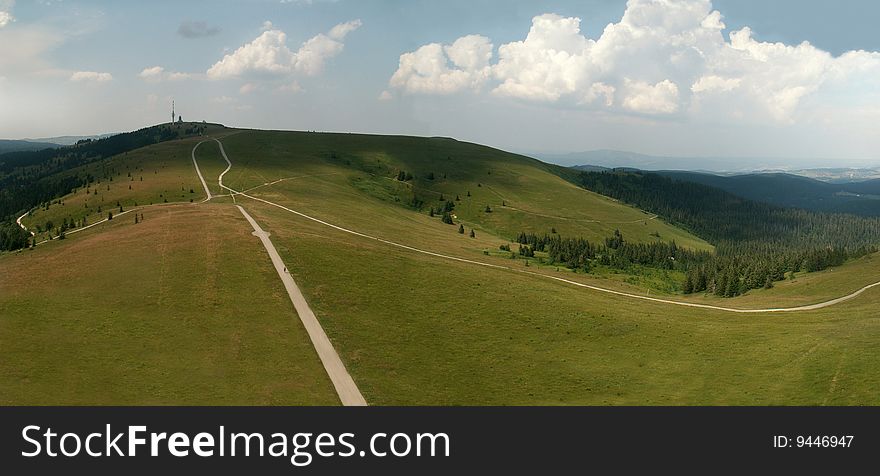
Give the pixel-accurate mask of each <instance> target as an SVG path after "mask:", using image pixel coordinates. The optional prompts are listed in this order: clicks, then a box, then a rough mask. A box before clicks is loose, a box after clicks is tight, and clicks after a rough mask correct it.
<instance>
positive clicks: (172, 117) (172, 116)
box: [171, 99, 174, 124]
mask: <svg viewBox="0 0 880 476" xmlns="http://www.w3.org/2000/svg"><path fill="white" fill-rule="evenodd" d="M171 123H172V124H174V100H173V99H172V100H171Z"/></svg>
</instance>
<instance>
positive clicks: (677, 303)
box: [215, 139, 880, 314]
mask: <svg viewBox="0 0 880 476" xmlns="http://www.w3.org/2000/svg"><path fill="white" fill-rule="evenodd" d="M215 140H216V139H215ZM217 142H218V143H219V142H220V141H219V140H218V141H217ZM220 152H221V153H222V154H223V158H224V159H226V161H227V162H229V158H228V157H226V153H225V152H224V151H223V144H220ZM229 164H230V166H231V165H232V164H231V162H229ZM221 187H223V188H224V189H226V190H229V192H230V193H231V194H232V196H233V197H234V196H235V195H241V196H242V197H246V198H250V199H251V200H255V201H258V202H262V203H265V204H267V205H271V206H273V207H277V208H280V209H282V210H285V211H287V212H290V213H293V214H295V215H298V216H300V217H303V218H306V219H308V220H311V221H314V222H316V223H320V224H322V225H325V226H328V227H330V228H333V229H336V230H339V231H342V232H345V233H349V234H352V235H356V236H360V237H362V238H367V239H370V240H375V241H378V242H380V243H385V244H387V245H391V246H395V247H398V248H402V249H405V250H409V251H414V252H416V253H422V254H426V255H429V256H434V257H437V258H443V259H448V260H452V261H458V262H460V263H469V264H473V265H477V266H483V267H487V268H494V269H501V270H506V271H513V272H516V273H522V274H528V275H531V276H537V277H541V278H544V279H552V280H554V281H559V282H562V283H566V284H570V285H572V286H577V287H581V288H586V289H590V290H593V291H598V292H602V293H607V294H614V295H616V296H621V297H626V298H630V299H639V300H642V301H650V302H656V303H662V304H670V305H674V306H682V307H690V308H697V309H710V310H713V311H724V312H733V313H739V314H766V313H782V312H800V311H813V310H817V309H823V308H826V307H830V306H834V305H835V304H840V303H842V302H845V301H849V300H850V299H853V298H855V297H857V296H859V295H861V294H862V293H864V292H865V291H867V290H869V289H871V288H874V287H877V286H880V282H876V283H874V284H869V285H867V286H864V287H863V288H861V289H859V290H858V291H855V292H853V293H851V294H848V295H846V296H843V297H839V298H837V299H832V300H830V301H825V302H821V303H817V304H810V305H806V306H796V307H784V308H765V309H737V308H731V307H724V306H713V305H711V304H699V303H692V302H684V301H674V300H671V299H661V298H655V297H650V296H642V295H639V294H632V293H627V292H623V291H616V290H614V289H607V288H602V287H599V286H593V285H590V284H585V283H580V282H577V281H572V280H570V279H565V278H560V277H558V276H551V275H547V274H541V273H536V272H534V271H526V270H523V269H516V268H511V267H509V266H502V265H497V264H492V263H484V262H482V261H475V260H470V259H466V258H459V257H457V256H450V255H445V254H442V253H436V252H433V251H428V250H423V249H419V248H416V247H413V246H408V245H404V244H401V243H396V242H393V241H390V240H386V239H383V238H379V237H376V236H372V235H368V234H366V233H361V232H358V231H355V230H349V229H348V228H344V227H341V226H338V225H334V224H332V223H329V222H326V221H324V220H320V219H318V218H315V217H312V216H309V215H306V214H305V213H302V212H298V211H296V210H293V209H291V208H288V207H285V206H283V205H279V204H277V203H274V202H270V201H268V200H264V199H262V198H258V197H254V196H253V195H248V194H247V193H244V192H239V191H237V190H234V189H232V188H230V187H227V186H225V185H222V184H221Z"/></svg>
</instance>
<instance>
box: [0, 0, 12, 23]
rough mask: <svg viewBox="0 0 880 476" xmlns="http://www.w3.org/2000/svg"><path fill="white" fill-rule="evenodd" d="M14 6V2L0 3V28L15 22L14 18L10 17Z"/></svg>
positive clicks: (4, 1) (4, 0)
mask: <svg viewBox="0 0 880 476" xmlns="http://www.w3.org/2000/svg"><path fill="white" fill-rule="evenodd" d="M14 6H15V0H2V1H0V28H3V27H5V26H6V25H8V24H10V23H12V22H13V21H15V17H13V16H12V7H14Z"/></svg>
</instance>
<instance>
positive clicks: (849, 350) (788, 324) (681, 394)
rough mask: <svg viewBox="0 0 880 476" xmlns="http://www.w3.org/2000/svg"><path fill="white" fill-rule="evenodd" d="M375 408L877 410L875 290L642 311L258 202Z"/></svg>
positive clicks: (643, 306)
mask: <svg viewBox="0 0 880 476" xmlns="http://www.w3.org/2000/svg"><path fill="white" fill-rule="evenodd" d="M247 206H248V208H252V209H254V213H255V216H256V217H257V219H258V220H260V221H261V222H262V223H265V224H268V225H264V227H266V229H270V230H271V231H272V233H273V240H274V241H275V243H276V245H277V246H278V247H279V251H280V252H282V254H283V256H284V259H285V262H287V263H288V265H289V266H290V269H291V270H292V272H293V273H294V275H295V277H296V279H297V281H298V282H299V283H300V285H301V286H303V287H304V289H305V291H304V292H306V294H307V296H309V297H310V298H311V300H312V302H313V304H314V306H315V310H316V313H317V314H318V316H319V318H321V321H322V324H323V325H324V326H325V328H326V329H327V332H328V334H329V335H330V336H331V338H332V339H333V340H334V342H335V343H336V346H337V348H338V349H340V353H341V354H342V356H343V358H344V359H345V361H346V362H347V365H348V366H349V369H350V371H351V372H352V374H353V375H354V377H355V380H356V381H357V382H358V384H359V386H360V387H361V391H362V392H363V393H364V395H365V397H366V398H367V400H368V401H369V402H371V403H375V404H564V405H571V404H615V405H619V404H632V405H639V404H671V405H684V404H707V405H714V404H734V405H746V404H817V405H821V404H876V403H878V402H880V399H878V393H877V392H876V390H877V389H878V388H880V377H878V375H877V373H876V372H875V369H876V360H877V358H878V351H877V344H878V340H880V333H878V332H880V319H878V316H877V315H876V312H875V311H874V308H875V307H876V302H877V299H878V298H880V294H878V293H880V291H878V290H872V291H870V292H868V293H867V294H865V295H864V296H863V297H862V298H860V299H858V300H855V301H852V302H850V303H846V304H843V305H841V306H839V307H836V308H832V309H828V310H824V311H816V312H810V313H798V314H796V315H761V316H741V315H735V314H730V313H724V312H710V311H705V310H693V309H687V308H680V307H674V306H668V305H662V304H652V303H644V302H636V301H632V300H627V299H621V298H618V297H613V296H608V295H605V294H601V293H595V292H591V291H587V290H583V289H578V288H574V287H570V286H567V285H564V284H557V283H554V282H549V281H544V280H541V279H535V278H533V277H529V276H523V275H520V274H517V273H512V272H508V271H497V270H492V269H481V268H476V267H474V266H472V265H468V264H462V263H456V262H451V261H447V260H441V259H437V258H432V257H429V256H425V255H421V254H417V253H412V252H409V253H408V252H399V251H396V250H389V249H388V247H387V245H382V244H380V243H375V242H370V241H367V240H364V239H359V238H358V237H354V236H352V235H348V234H344V233H340V232H333V231H328V230H326V229H324V228H323V227H320V226H319V225H316V224H314V223H312V222H308V221H305V220H301V219H296V218H294V217H292V216H291V215H290V214H286V213H284V212H282V211H279V210H278V209H275V208H271V207H267V206H265V205H262V204H249V205H247Z"/></svg>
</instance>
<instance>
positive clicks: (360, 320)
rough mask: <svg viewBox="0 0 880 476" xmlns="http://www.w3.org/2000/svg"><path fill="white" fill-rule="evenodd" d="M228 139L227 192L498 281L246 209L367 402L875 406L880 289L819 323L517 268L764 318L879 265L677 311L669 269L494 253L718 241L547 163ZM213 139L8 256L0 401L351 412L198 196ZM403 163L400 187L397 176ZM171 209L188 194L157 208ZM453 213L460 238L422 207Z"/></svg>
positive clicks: (400, 142)
mask: <svg viewBox="0 0 880 476" xmlns="http://www.w3.org/2000/svg"><path fill="white" fill-rule="evenodd" d="M222 135H223V137H222V138H221V140H222V142H223V144H224V148H225V150H226V152H227V154H228V155H229V158H230V160H231V161H232V163H233V167H232V169H231V170H230V172H229V173H227V174H226V175H225V177H224V183H225V184H226V185H228V186H230V187H232V188H234V189H236V190H239V191H246V190H247V194H248V195H251V196H253V197H256V198H260V199H264V200H268V201H271V202H274V203H277V204H280V205H283V206H286V207H289V208H291V209H293V210H296V211H298V212H301V213H304V214H307V215H309V216H311V217H314V218H317V219H320V220H323V221H326V222H329V223H332V224H334V225H337V226H340V227H343V228H346V229H350V230H353V231H356V232H359V233H363V234H367V235H369V236H372V237H376V238H380V239H384V240H388V241H392V242H395V243H399V244H402V245H406V246H409V247H413V248H417V249H419V250H425V251H429V252H434V253H439V254H443V255H449V256H453V257H458V258H463V259H467V260H473V261H479V262H483V263H489V264H493V265H497V266H502V267H504V268H508V269H498V268H490V267H484V266H479V265H475V264H472V263H465V262H460V261H454V260H450V259H447V258H443V257H438V256H431V255H428V254H425V253H420V252H417V251H413V250H407V249H403V248H401V247H396V246H393V245H389V244H387V243H382V242H380V241H377V240H374V239H370V238H366V237H363V236H357V235H355V234H351V233H346V232H344V231H340V230H338V229H334V228H331V227H328V226H326V225H323V224H321V223H317V222H315V221H313V220H309V219H306V218H303V217H301V216H298V215H296V214H293V213H290V212H287V211H285V210H282V209H279V208H277V207H274V206H271V205H268V204H266V203H263V202H259V201H255V200H252V199H250V198H246V197H244V196H241V195H239V196H236V197H235V201H236V203H238V204H241V205H242V206H244V207H245V208H246V209H247V210H248V211H249V212H250V213H251V214H252V215H253V216H254V218H255V219H256V220H257V221H258V222H259V223H260V224H261V226H262V227H263V228H264V229H265V230H266V231H268V232H270V234H271V239H272V241H273V243H274V244H275V246H276V247H277V248H278V250H279V252H280V253H281V255H282V258H283V259H284V261H285V263H286V264H287V266H288V269H289V270H290V272H291V274H292V275H293V276H294V278H295V279H296V281H297V283H298V284H299V285H300V287H301V288H302V289H303V292H304V294H305V296H306V298H307V299H308V300H309V302H310V304H311V306H312V308H313V310H314V311H315V313H316V315H317V316H318V318H319V320H320V321H321V323H322V325H323V326H324V328H325V330H326V332H327V334H328V336H329V337H330V339H331V340H332V341H333V343H334V345H335V347H336V349H337V351H338V352H339V354H340V356H341V357H342V359H343V361H344V362H345V364H346V366H347V367H348V369H349V371H350V373H351V374H352V376H353V378H354V380H355V382H356V383H357V384H358V386H359V387H360V389H361V392H362V393H363V394H364V396H365V397H366V399H367V401H368V402H369V403H370V404H380V405H381V404H388V405H394V404H402V405H446V404H450V405H531V404H549V405H639V404H648V405H695V404H705V405H716V404H732V405H752V404H757V405H760V404H772V405H792V404H798V405H863V404H878V403H880V401H878V400H880V398H878V395H880V392H878V390H880V377H878V375H877V372H876V371H875V370H876V362H877V360H878V358H880V350H878V349H880V346H878V344H880V332H878V331H880V319H878V316H877V314H876V312H875V309H876V307H877V302H878V300H880V289H878V288H874V289H872V290H869V291H867V292H865V293H864V294H862V295H861V296H859V297H857V298H856V299H853V300H851V301H848V302H845V303H842V304H840V305H837V306H833V307H830V308H826V309H822V310H816V311H810V312H798V313H791V314H746V315H741V314H734V313H729V312H723V311H709V310H703V309H693V308H687V307H681V306H673V305H668V304H662V303H653V302H647V301H642V300H635V299H631V298H625V297H621V296H615V295H610V294H607V293H601V292H596V291H592V290H589V289H585V288H580V287H576V286H573V285H570V284H565V283H561V282H558V281H553V280H550V279H547V278H544V277H541V276H535V275H532V274H525V273H521V272H518V271H520V270H526V271H529V272H531V273H540V274H547V275H553V276H560V277H565V278H566V279H570V280H573V281H578V282H583V283H587V284H591V285H597V286H601V287H605V288H609V289H616V290H621V291H626V292H631V293H634V294H640V295H650V296H658V295H662V296H664V297H666V298H671V299H677V300H682V301H684V300H690V301H693V302H700V303H708V304H714V305H721V306H729V307H741V308H761V307H779V306H788V305H802V304H812V303H816V302H821V301H824V300H828V299H833V298H836V297H839V296H842V295H845V294H849V293H850V292H853V291H855V290H856V289H858V288H860V287H862V286H864V285H866V284H870V283H872V282H876V281H877V280H880V271H878V267H877V266H876V260H877V259H878V258H877V256H867V257H865V258H862V259H861V260H857V261H855V262H852V263H848V264H846V265H844V266H842V267H838V268H835V269H833V270H828V271H824V272H821V273H812V274H803V275H799V276H796V278H795V279H794V280H789V281H785V282H781V283H778V284H777V285H776V286H775V287H774V288H773V289H768V290H759V291H752V292H749V293H748V294H746V295H744V296H740V297H737V298H734V299H721V298H716V297H714V296H689V297H687V298H685V297H684V296H681V295H680V294H679V293H678V290H677V288H676V287H675V286H671V285H669V284H668V283H669V282H670V280H671V279H674V280H677V279H679V278H680V276H669V275H664V274H663V273H662V272H656V271H646V272H644V273H638V274H636V275H628V274H626V273H620V272H612V271H610V270H604V269H596V270H594V273H592V274H584V273H582V272H581V273H574V272H571V271H569V270H567V269H561V270H557V269H556V268H555V267H551V266H542V265H540V264H539V263H537V262H536V261H534V260H532V261H531V262H527V260H524V259H522V258H520V257H516V259H513V258H511V256H510V254H509V253H506V252H501V251H500V250H499V246H500V245H503V244H509V243H510V240H511V239H512V238H513V237H515V236H516V234H518V233H519V232H521V231H525V232H534V233H549V232H550V231H551V230H555V231H556V232H558V233H559V234H560V235H563V236H568V237H584V238H588V239H590V240H594V241H597V242H598V241H601V240H603V239H604V238H605V237H607V236H609V235H610V234H611V233H613V231H614V230H615V229H619V230H620V231H621V232H622V233H623V235H624V236H625V237H627V239H628V240H631V241H635V242H650V241H655V240H662V241H675V242H676V243H677V244H679V245H681V246H685V247H688V248H692V249H699V250H712V247H711V245H709V244H708V243H706V242H705V241H703V240H702V239H700V238H699V237H696V236H693V235H691V234H689V233H687V232H686V231H683V230H681V229H678V228H676V227H674V226H671V225H669V224H667V223H665V222H663V221H662V220H661V219H659V218H655V217H653V216H652V215H649V214H646V213H644V212H642V211H640V210H637V209H635V208H632V207H629V206H626V205H623V204H621V203H618V202H616V201H614V200H611V199H608V198H606V197H603V196H600V195H596V194H594V193H591V192H588V191H585V190H583V189H580V188H578V187H576V186H574V185H572V184H571V183H570V182H568V181H566V180H565V179H564V178H563V176H564V175H565V173H566V171H565V170H560V168H558V167H555V166H551V165H548V164H543V163H541V162H538V161H535V160H533V159H529V158H526V157H522V156H518V155H514V154H508V153H505V152H501V151H498V150H494V149H491V148H488V147H483V146H477V145H473V144H467V143H463V142H458V141H454V140H451V139H444V138H427V139H426V138H412V137H397V136H366V135H355V134H320V133H298V132H275V131H250V130H225V131H223V132H222ZM201 140H204V138H201V139H187V140H181V141H175V142H170V143H164V144H159V145H157V146H152V147H148V148H145V149H142V150H139V151H135V152H131V153H129V154H128V155H127V156H119V157H115V158H111V159H108V160H107V161H106V164H102V165H94V167H107V168H115V170H117V171H119V172H120V174H121V177H123V179H128V177H127V175H126V172H125V171H126V170H129V169H136V170H140V169H143V170H144V171H145V172H149V171H151V170H152V171H154V173H153V176H152V177H151V178H150V179H149V180H148V177H150V176H149V173H147V175H145V176H144V182H143V185H142V186H140V187H137V188H135V187H134V186H133V187H132V189H131V190H128V188H127V186H120V187H118V189H117V187H116V184H117V183H119V184H123V185H125V184H126V182H125V180H119V179H117V178H116V177H117V176H114V181H113V184H112V185H111V190H110V191H107V193H108V194H110V193H113V194H114V195H108V196H107V197H106V198H105V202H103V203H106V200H111V201H112V203H113V204H114V205H115V202H116V201H117V200H118V201H120V203H122V204H124V206H133V204H134V203H135V202H137V203H138V206H139V207H141V206H144V207H145V208H144V211H143V212H144V214H145V221H144V222H143V223H138V224H134V221H133V217H131V216H130V215H126V216H124V217H122V219H120V220H114V221H113V222H109V223H105V224H102V225H100V226H97V227H94V228H92V229H89V230H87V231H84V232H82V233H78V234H75V235H70V236H69V237H68V238H67V239H66V240H63V241H59V240H54V241H52V242H49V243H47V244H44V245H40V246H38V247H37V248H36V249H34V250H28V251H22V252H18V253H10V254H6V255H2V256H0V276H4V279H2V280H0V308H2V309H3V312H2V313H0V357H2V358H0V381H2V382H3V383H4V385H3V386H2V387H0V402H2V403H7V404H21V403H35V404H50V403H83V404H85V403H100V404H105V403H106V404H111V403H115V404H129V403H130V404H151V403H157V404H174V403H183V404H203V403H204V404H334V403H336V402H337V401H338V400H337V399H336V397H335V394H334V393H333V388H332V386H330V384H329V380H328V379H327V377H326V375H325V374H324V370H323V368H322V367H321V365H320V362H319V361H318V360H317V357H316V355H315V353H314V350H313V349H312V348H311V344H310V343H309V341H308V338H307V337H306V335H305V332H304V330H303V329H302V326H301V325H300V323H299V321H298V319H297V317H296V314H295V313H294V311H293V309H292V306H291V305H290V302H289V300H287V296H286V295H285V294H284V292H283V287H282V285H281V283H280V281H279V280H278V277H277V275H276V274H275V273H274V270H272V268H271V264H270V262H269V259H268V256H267V255H266V253H265V251H264V250H263V249H262V247H261V246H260V245H259V242H258V240H257V239H256V238H255V237H253V236H252V235H250V231H251V230H250V228H249V226H248V224H247V222H245V221H244V219H243V218H242V217H241V216H240V214H239V213H238V211H237V210H236V209H235V208H233V207H232V206H230V203H231V200H230V199H228V198H222V199H220V200H218V201H216V202H214V201H212V202H209V203H204V204H199V203H198V202H200V201H201V200H203V199H204V191H203V189H202V187H201V184H200V182H199V181H198V178H197V176H196V174H195V171H194V170H193V168H192V162H191V159H190V152H191V150H192V147H193V146H194V145H195V144H196V143H198V142H199V141H201ZM196 157H197V159H198V160H199V164H200V168H201V169H202V172H203V174H204V175H205V178H206V181H207V182H208V184H209V187H211V190H212V193H220V189H219V187H218V186H217V176H218V175H219V174H220V173H221V172H222V171H223V170H224V169H225V168H226V163H225V161H223V160H222V158H221V157H220V155H219V147H218V146H217V145H216V143H215V142H213V141H210V142H206V143H204V144H202V145H201V146H200V147H199V148H198V150H197V153H196ZM401 172H403V173H404V177H402V178H405V179H406V178H407V177H406V175H407V174H408V175H410V176H411V178H409V179H406V180H398V179H397V177H398V176H399V174H400V173H401ZM138 173H140V172H138ZM129 182H131V181H129ZM131 183H134V184H135V185H137V184H139V183H140V182H139V180H138V181H137V182H131ZM102 185H106V184H102ZM190 188H192V189H193V193H190V192H189V190H190ZM224 193H225V192H224ZM160 194H161V195H162V196H161V197H159V195H160ZM101 196H102V192H101V191H99V195H98V197H101ZM441 198H442V200H441ZM456 198H457V200H456ZM90 199H91V200H94V197H92V196H91V195H88V194H85V195H84V194H83V192H82V191H77V192H76V193H74V194H71V195H69V196H67V197H65V198H64V199H63V200H62V202H63V205H62V204H61V203H56V204H53V205H51V206H50V207H49V210H39V211H38V212H37V213H35V214H34V215H33V216H32V217H29V218H27V219H26V220H25V223H26V224H27V225H28V226H32V225H34V224H37V223H40V222H41V221H45V220H47V219H52V220H57V219H59V218H60V219H63V217H65V216H67V215H65V214H70V213H71V212H70V210H74V209H76V210H79V209H80V208H82V209H93V208H95V206H96V205H97V202H95V203H90V202H89V201H88V200H90ZM160 199H161V201H160ZM166 199H167V200H168V201H169V202H183V203H182V204H180V205H162V206H160V205H159V203H162V204H164V201H165V200H166ZM190 199H192V200H193V203H192V204H190V203H189V201H190ZM447 200H449V201H452V202H453V203H454V204H455V209H454V211H453V212H452V215H453V219H454V222H455V225H448V224H444V223H442V222H441V220H440V217H439V214H435V216H434V217H431V216H429V210H430V209H431V208H435V209H439V208H440V207H441V206H443V205H444V204H445V203H446V201H447ZM149 202H153V205H152V206H150V205H149ZM487 206H488V207H489V210H487ZM97 217H98V216H97V215H95V216H94V217H92V216H89V219H93V218H97ZM459 225H462V226H463V227H464V229H465V230H466V233H464V234H460V233H458V229H459ZM471 230H473V231H474V235H475V236H474V237H470V231H471ZM59 283H64V284H63V285H61V284H59Z"/></svg>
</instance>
